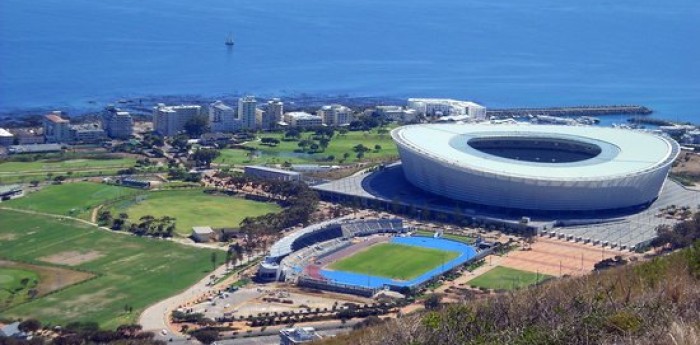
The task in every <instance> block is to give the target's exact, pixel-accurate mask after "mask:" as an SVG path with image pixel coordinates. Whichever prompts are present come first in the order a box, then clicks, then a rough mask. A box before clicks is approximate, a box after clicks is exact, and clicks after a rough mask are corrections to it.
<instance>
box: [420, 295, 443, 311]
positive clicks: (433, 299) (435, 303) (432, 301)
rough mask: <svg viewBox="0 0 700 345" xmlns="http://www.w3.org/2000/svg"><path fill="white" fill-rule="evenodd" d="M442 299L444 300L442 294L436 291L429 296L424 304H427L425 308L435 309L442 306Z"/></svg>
mask: <svg viewBox="0 0 700 345" xmlns="http://www.w3.org/2000/svg"><path fill="white" fill-rule="evenodd" d="M440 301H442V296H441V295H439V294H436V293H434V294H431V295H430V296H428V298H426V299H425V302H423V304H424V305H425V309H428V310H435V309H437V308H438V307H440Z"/></svg>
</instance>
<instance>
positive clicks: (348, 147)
mask: <svg viewBox="0 0 700 345" xmlns="http://www.w3.org/2000/svg"><path fill="white" fill-rule="evenodd" d="M314 137H316V138H314ZM266 138H267V139H276V140H278V141H279V142H278V143H277V144H265V143H264V141H266ZM328 140H329V141H328V145H327V147H325V148H323V147H321V146H322V145H321V140H320V139H318V136H316V135H315V133H314V132H302V133H300V134H299V136H298V138H293V137H285V133H284V132H282V133H269V134H263V135H262V136H261V137H260V138H258V140H256V141H253V142H249V143H247V144H246V145H245V146H246V147H247V148H250V149H251V150H244V149H225V150H222V151H221V155H220V156H219V157H218V158H217V159H216V160H215V161H214V162H215V163H218V164H223V165H244V164H282V163H284V162H289V163H318V164H342V163H355V162H361V161H370V160H386V159H392V158H397V157H398V151H397V150H396V145H395V144H394V142H393V140H392V139H391V135H390V134H389V128H383V129H372V130H370V131H348V132H346V133H343V134H341V133H340V132H338V131H336V132H335V134H334V135H333V136H332V137H331V138H330V139H328ZM300 143H302V144H309V145H308V146H300ZM314 144H316V145H319V146H320V147H318V148H316V149H313V148H312V145H314ZM358 145H363V146H364V148H366V149H367V150H363V151H364V152H363V154H362V155H361V158H358V153H359V151H358V150H357V149H356V146H358ZM330 158H332V159H330Z"/></svg>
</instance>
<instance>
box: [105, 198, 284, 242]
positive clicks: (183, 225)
mask: <svg viewBox="0 0 700 345" xmlns="http://www.w3.org/2000/svg"><path fill="white" fill-rule="evenodd" d="M137 199H142V200H140V201H138V200H137ZM111 211H112V214H115V215H116V214H119V213H122V212H124V213H126V214H128V215H129V220H130V221H132V222H135V221H138V219H139V218H141V217H142V216H145V215H151V216H154V217H156V218H160V217H163V216H170V217H174V218H176V221H175V224H176V231H177V233H178V234H181V235H184V236H189V235H190V233H191V232H192V227H193V226H211V227H215V228H216V227H237V226H238V224H239V223H240V222H241V220H243V218H245V217H254V216H259V215H263V214H267V213H272V212H279V211H281V207H279V206H278V205H277V204H274V203H265V202H258V201H252V200H246V199H243V198H238V197H229V196H212V195H208V194H205V193H204V192H203V191H202V190H201V189H195V190H175V191H159V192H150V193H147V194H143V195H140V196H137V197H134V198H131V199H128V200H124V201H121V202H117V203H115V204H114V205H113V206H112V207H111Z"/></svg>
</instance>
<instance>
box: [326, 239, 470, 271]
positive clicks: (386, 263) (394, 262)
mask: <svg viewBox="0 0 700 345" xmlns="http://www.w3.org/2000/svg"><path fill="white" fill-rule="evenodd" d="M458 256H459V253H458V252H452V251H444V250H438V249H431V248H423V247H417V246H407V245H402V244H394V243H381V244H377V245H374V246H372V247H369V248H368V249H367V250H364V251H361V252H359V253H357V254H355V255H352V256H350V257H347V258H344V259H342V260H339V261H337V262H335V263H333V264H331V266H330V267H329V268H330V269H332V270H336V271H347V272H353V273H360V274H366V275H370V276H377V277H385V278H391V279H397V280H411V279H413V278H416V277H418V276H420V275H421V274H423V273H425V272H428V271H430V270H431V269H434V268H436V267H438V266H440V265H441V264H443V263H446V262H448V261H450V260H452V259H454V258H456V257H458Z"/></svg>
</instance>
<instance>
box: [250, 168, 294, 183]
mask: <svg viewBox="0 0 700 345" xmlns="http://www.w3.org/2000/svg"><path fill="white" fill-rule="evenodd" d="M243 174H244V175H246V176H252V177H257V178H260V179H263V180H275V181H299V180H300V179H301V174H300V173H298V172H295V171H289V170H284V169H277V168H269V167H264V166H258V165H249V166H246V167H244V168H243Z"/></svg>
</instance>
